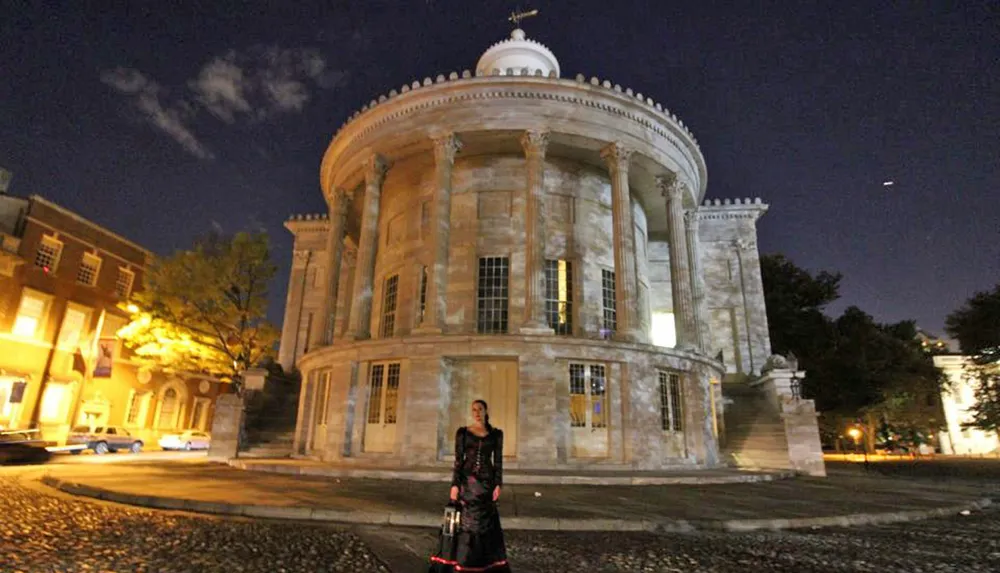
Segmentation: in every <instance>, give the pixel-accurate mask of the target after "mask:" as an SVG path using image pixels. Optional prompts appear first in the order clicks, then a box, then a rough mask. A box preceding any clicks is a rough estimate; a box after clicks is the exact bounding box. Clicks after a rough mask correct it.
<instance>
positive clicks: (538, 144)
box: [521, 131, 549, 157]
mask: <svg viewBox="0 0 1000 573" xmlns="http://www.w3.org/2000/svg"><path fill="white" fill-rule="evenodd" d="M548 146H549V134H548V132H546V131H525V132H524V135H522V136H521V147H523V148H524V154H525V155H527V156H528V157H532V156H539V157H544V156H545V150H546V149H547V148H548Z"/></svg>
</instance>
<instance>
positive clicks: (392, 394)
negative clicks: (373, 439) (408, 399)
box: [383, 362, 399, 424]
mask: <svg viewBox="0 0 1000 573" xmlns="http://www.w3.org/2000/svg"><path fill="white" fill-rule="evenodd" d="M398 402H399V363H398V362H393V363H392V364H390V365H389V371H388V372H387V373H386V380H385V416H384V417H383V422H384V423H386V424H395V423H396V416H397V412H396V405H397V403H398Z"/></svg>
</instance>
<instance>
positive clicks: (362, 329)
mask: <svg viewBox="0 0 1000 573" xmlns="http://www.w3.org/2000/svg"><path fill="white" fill-rule="evenodd" d="M388 168H389V165H388V163H387V162H386V160H385V159H384V158H382V157H381V156H379V155H372V157H371V158H370V159H369V160H368V163H367V165H365V196H364V207H363V210H362V215H361V238H360V240H359V241H358V263H357V268H356V273H357V274H356V275H355V278H354V296H353V297H352V304H353V305H354V311H352V312H351V317H350V320H349V322H348V326H347V332H346V333H345V336H344V338H346V339H348V340H361V339H365V338H369V337H370V336H371V316H372V314H371V313H372V293H373V291H374V289H373V285H374V274H375V252H376V250H377V248H378V213H379V207H380V203H381V199H382V183H383V181H384V180H385V172H386V170H387V169H388Z"/></svg>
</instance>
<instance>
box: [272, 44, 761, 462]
mask: <svg viewBox="0 0 1000 573" xmlns="http://www.w3.org/2000/svg"><path fill="white" fill-rule="evenodd" d="M320 182H321V187H322V190H323V193H324V196H325V198H326V201H327V204H328V206H329V213H328V214H323V215H297V216H293V217H292V218H291V219H290V220H289V221H288V222H287V223H286V227H287V228H288V229H289V230H290V231H291V232H292V233H293V234H294V236H295V246H294V249H295V252H294V263H293V268H292V271H291V277H290V282H289V294H288V300H287V307H286V312H285V320H284V327H283V333H282V340H281V349H280V353H279V360H280V361H281V362H282V364H283V365H284V366H285V368H286V369H290V368H293V367H296V368H298V369H299V370H300V371H301V373H302V376H303V383H302V391H301V394H300V405H299V416H298V424H297V428H296V436H295V446H294V448H295V452H294V453H295V455H296V456H301V457H312V458H316V459H320V460H324V461H329V462H335V463H337V464H338V465H351V464H357V465H358V466H364V467H385V468H405V467H418V466H419V467H428V466H430V467H433V466H441V467H442V468H443V467H447V466H449V464H450V463H451V457H452V455H453V443H452V440H453V437H454V435H455V430H456V428H458V427H459V426H460V425H463V424H466V423H468V416H469V407H470V404H471V402H472V401H473V400H474V399H477V398H482V399H485V400H486V401H487V402H488V403H489V414H490V420H491V423H492V424H493V425H494V426H496V427H499V428H501V429H503V431H504V434H505V452H504V454H505V456H506V458H507V460H508V461H507V464H506V465H507V466H508V467H511V468H518V469H528V470H530V469H546V470H551V469H560V468H566V469H600V470H607V471H622V472H629V471H635V470H666V469H672V468H705V467H714V466H718V465H720V464H721V463H723V462H724V459H723V458H724V457H723V456H722V455H721V454H720V446H719V437H720V434H721V432H723V430H724V427H723V426H724V422H723V416H722V403H723V400H722V394H721V387H722V382H727V383H729V382H730V381H740V380H744V381H745V380H749V379H752V378H753V377H755V376H759V374H760V372H761V368H762V367H763V366H764V364H765V361H766V360H767V359H768V357H769V355H770V342H769V339H768V329H767V319H766V316H765V309H764V298H763V292H762V287H761V276H760V265H759V258H758V252H757V248H756V235H757V232H756V221H757V219H758V218H759V217H760V216H761V215H762V214H763V213H764V212H765V211H766V210H767V207H766V205H764V204H762V203H761V202H760V200H754V201H751V200H749V199H746V200H734V201H731V200H726V201H719V200H713V201H707V202H704V204H703V203H702V202H703V196H704V193H705V187H706V169H705V160H704V158H703V157H702V154H701V151H700V149H699V147H698V143H697V141H696V139H695V138H694V136H693V135H692V133H691V132H690V131H689V130H688V129H687V128H686V127H685V126H684V123H683V122H681V121H680V120H679V119H678V118H677V117H676V116H674V115H673V114H672V113H670V112H669V111H668V110H667V109H666V108H665V107H663V106H662V105H661V104H659V103H656V102H654V101H653V100H652V99H651V98H649V97H647V96H645V95H643V94H641V93H636V92H634V91H633V90H632V89H624V88H622V87H621V86H620V85H618V84H614V83H613V82H611V81H607V80H600V79H598V78H590V79H587V78H585V77H584V76H582V75H580V76H576V78H575V79H566V78H563V77H562V76H561V72H560V67H559V61H558V60H557V59H556V57H555V55H554V54H553V53H552V52H551V51H550V50H549V49H548V48H546V47H545V46H543V45H541V44H539V43H538V42H535V41H533V40H530V39H528V38H527V37H526V36H525V33H524V32H523V31H522V30H520V29H517V30H514V32H513V33H512V34H511V36H510V38H509V39H507V40H504V41H502V42H499V43H497V44H495V45H493V46H491V47H490V48H489V49H488V50H486V52H485V53H483V55H482V57H481V58H480V59H479V62H478V63H477V65H476V69H475V72H472V71H463V72H460V73H459V72H452V73H450V74H447V75H444V74H442V75H438V76H437V77H436V78H430V77H427V78H423V79H422V80H418V81H413V82H411V83H407V84H403V85H402V86H400V87H398V88H396V89H393V90H391V91H389V92H388V93H387V94H385V95H382V96H380V97H378V98H377V99H373V100H372V101H371V102H370V103H369V104H368V105H366V106H364V107H363V108H362V109H361V110H360V111H359V112H357V113H355V114H354V115H352V116H351V117H350V119H349V120H348V121H347V123H345V124H344V125H343V126H341V128H340V129H339V130H338V131H337V133H336V134H335V135H334V137H333V140H332V142H331V143H330V146H329V148H328V149H327V151H326V154H325V156H324V157H323V162H322V166H321V169H320Z"/></svg>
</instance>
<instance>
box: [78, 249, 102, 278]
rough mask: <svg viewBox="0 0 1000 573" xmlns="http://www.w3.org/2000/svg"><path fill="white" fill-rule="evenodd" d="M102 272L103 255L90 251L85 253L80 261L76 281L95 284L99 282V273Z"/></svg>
mask: <svg viewBox="0 0 1000 573" xmlns="http://www.w3.org/2000/svg"><path fill="white" fill-rule="evenodd" d="M100 272H101V257H98V256H97V255H93V254H90V253H84V254H83V260H82V261H80V268H79V269H77V270H76V282H78V283H80V284H82V285H87V286H94V285H95V284H97V275H98V274H100Z"/></svg>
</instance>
